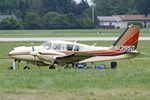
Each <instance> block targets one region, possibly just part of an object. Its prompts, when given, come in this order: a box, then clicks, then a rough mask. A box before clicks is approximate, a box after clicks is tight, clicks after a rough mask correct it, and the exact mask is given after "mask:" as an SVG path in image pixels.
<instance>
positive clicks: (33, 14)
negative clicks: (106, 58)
mask: <svg viewBox="0 0 150 100" xmlns="http://www.w3.org/2000/svg"><path fill="white" fill-rule="evenodd" d="M24 24H25V28H27V29H39V28H40V27H41V18H40V15H39V13H38V12H37V11H33V10H29V11H28V12H27V15H26V16H25V22H24Z"/></svg>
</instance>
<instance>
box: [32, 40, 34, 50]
mask: <svg viewBox="0 0 150 100" xmlns="http://www.w3.org/2000/svg"><path fill="white" fill-rule="evenodd" d="M32 51H35V49H34V43H33V42H32Z"/></svg>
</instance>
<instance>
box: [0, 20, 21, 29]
mask: <svg viewBox="0 0 150 100" xmlns="http://www.w3.org/2000/svg"><path fill="white" fill-rule="evenodd" d="M20 27H21V26H20V23H19V22H18V21H17V20H16V19H15V18H13V17H7V18H5V19H3V20H2V21H1V22H0V29H19V28H20Z"/></svg>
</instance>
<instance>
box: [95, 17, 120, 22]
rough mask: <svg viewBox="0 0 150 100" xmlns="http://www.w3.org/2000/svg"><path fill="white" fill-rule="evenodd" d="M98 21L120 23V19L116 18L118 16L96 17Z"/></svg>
mask: <svg viewBox="0 0 150 100" xmlns="http://www.w3.org/2000/svg"><path fill="white" fill-rule="evenodd" d="M97 18H98V19H99V20H100V21H108V22H110V21H115V22H118V21H121V18H120V17H118V16H98V17H97Z"/></svg>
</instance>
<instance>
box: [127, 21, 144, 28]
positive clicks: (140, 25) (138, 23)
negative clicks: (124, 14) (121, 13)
mask: <svg viewBox="0 0 150 100" xmlns="http://www.w3.org/2000/svg"><path fill="white" fill-rule="evenodd" d="M129 25H137V26H139V27H140V28H143V25H142V23H141V22H138V21H131V22H128V26H129Z"/></svg>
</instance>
